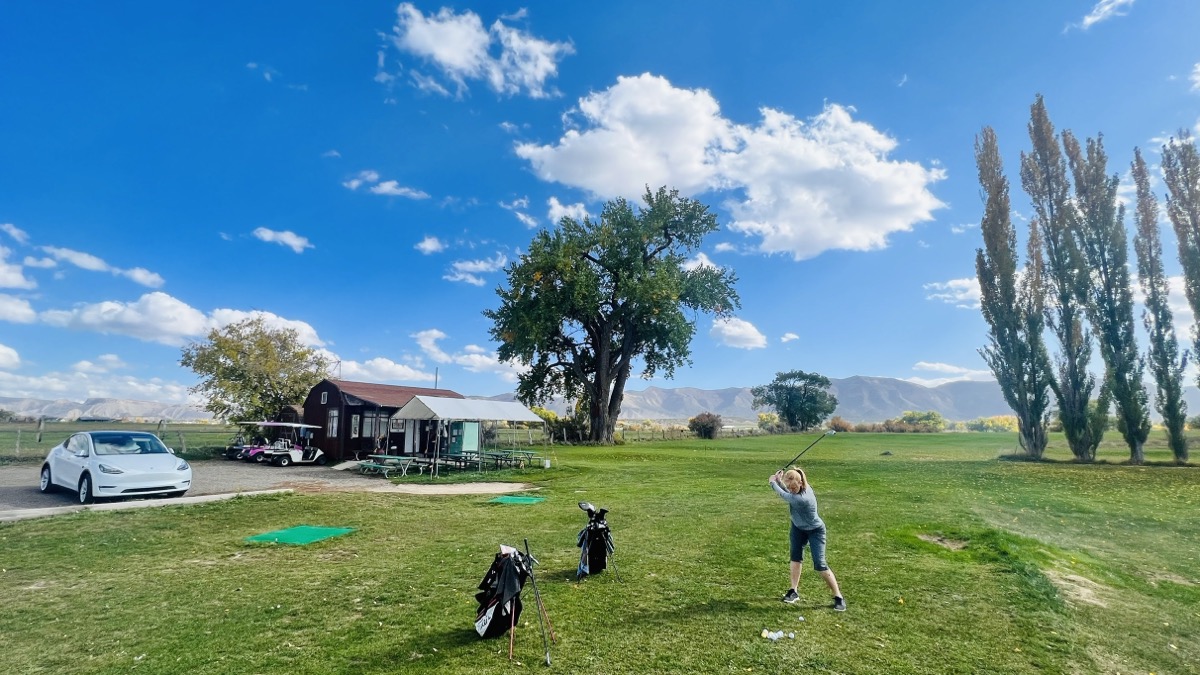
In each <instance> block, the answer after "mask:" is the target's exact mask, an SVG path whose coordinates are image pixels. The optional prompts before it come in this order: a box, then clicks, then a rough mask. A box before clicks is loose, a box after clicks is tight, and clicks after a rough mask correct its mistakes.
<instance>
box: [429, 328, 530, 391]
mask: <svg viewBox="0 0 1200 675" xmlns="http://www.w3.org/2000/svg"><path fill="white" fill-rule="evenodd" d="M412 338H413V339H414V340H416V341H417V346H418V347H420V348H421V351H422V352H424V354H425V355H426V356H428V357H429V358H430V359H431V360H432V361H434V362H435V363H453V364H455V365H458V366H462V368H463V369H465V370H467V371H469V372H472V373H492V374H495V375H499V376H500V377H501V378H502V379H504V380H505V381H508V382H516V381H517V375H518V374H520V373H521V372H522V371H523V370H524V368H522V367H520V366H516V365H513V364H509V363H504V362H502V361H500V360H499V359H498V358H497V357H496V353H495V352H494V351H489V350H487V349H484V348H483V347H480V346H478V345H467V346H465V347H463V349H462V351H460V352H457V353H454V354H451V353H448V352H446V351H445V350H443V349H442V348H441V346H439V345H438V342H439V341H440V340H444V339H445V338H446V334H445V333H443V332H442V331H440V330H438V329H436V328H430V329H427V330H423V331H421V332H419V333H415V334H413V335H412Z"/></svg>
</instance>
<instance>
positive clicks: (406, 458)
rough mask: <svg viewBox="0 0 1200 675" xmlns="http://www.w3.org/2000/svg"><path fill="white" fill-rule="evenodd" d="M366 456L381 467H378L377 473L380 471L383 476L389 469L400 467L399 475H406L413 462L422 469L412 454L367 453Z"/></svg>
mask: <svg viewBox="0 0 1200 675" xmlns="http://www.w3.org/2000/svg"><path fill="white" fill-rule="evenodd" d="M367 457H368V458H370V459H371V460H373V461H374V462H375V464H376V465H377V466H381V467H383V468H382V469H379V473H382V474H383V477H384V478H387V475H388V473H389V470H390V469H400V475H401V476H407V475H408V469H409V467H411V466H412V465H413V464H417V466H418V467H419V468H422V469H423V467H421V465H420V464H419V463H418V462H417V458H416V457H415V456H412V455H367Z"/></svg>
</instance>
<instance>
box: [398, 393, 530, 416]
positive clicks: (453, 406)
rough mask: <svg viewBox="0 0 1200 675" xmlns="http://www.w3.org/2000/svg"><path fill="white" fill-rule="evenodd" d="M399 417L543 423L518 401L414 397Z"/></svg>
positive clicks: (401, 410)
mask: <svg viewBox="0 0 1200 675" xmlns="http://www.w3.org/2000/svg"><path fill="white" fill-rule="evenodd" d="M392 419H394V420H395V419H399V420H480V421H493V420H495V421H508V422H541V421H542V418H540V417H538V416H537V415H536V414H534V412H533V411H532V410H530V409H529V408H526V407H525V406H523V405H521V404H520V403H517V402H515V401H488V400H481V399H462V398H445V397H437V396H414V397H412V399H411V400H409V402H408V403H405V404H404V407H403V408H401V409H399V410H397V411H396V412H395V413H393V414H392Z"/></svg>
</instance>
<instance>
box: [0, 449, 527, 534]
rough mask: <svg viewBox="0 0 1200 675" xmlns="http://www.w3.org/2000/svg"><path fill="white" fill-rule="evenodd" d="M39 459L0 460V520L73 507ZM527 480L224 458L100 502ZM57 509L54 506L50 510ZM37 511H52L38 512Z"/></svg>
mask: <svg viewBox="0 0 1200 675" xmlns="http://www.w3.org/2000/svg"><path fill="white" fill-rule="evenodd" d="M40 469H41V465H40V464H9V465H5V466H0V520H4V519H11V518H10V517H11V516H12V513H13V512H19V511H26V510H31V509H37V510H40V509H55V510H57V509H60V508H63V507H72V508H69V509H68V511H77V510H79V508H80V507H79V505H78V504H77V502H76V500H75V495H74V494H71V493H68V492H67V491H65V490H61V489H59V490H55V491H54V492H52V493H50V494H42V493H41V492H39V491H38V487H37V486H38V471H39V470H40ZM530 487H531V486H530V485H528V484H526V483H451V484H436V483H433V484H425V483H405V484H403V485H397V484H395V483H392V482H391V481H388V480H385V479H383V478H380V477H377V476H363V475H360V474H359V473H358V472H357V471H354V470H353V469H347V470H344V471H336V470H334V469H332V468H329V467H321V466H287V467H278V466H269V465H264V464H249V463H246V462H239V461H231V460H227V459H216V460H205V461H194V462H192V489H191V490H189V491H188V493H187V496H186V497H181V498H178V499H132V500H123V501H118V502H109V503H104V504H100V507H101V510H104V509H105V508H108V507H115V508H122V507H120V506H117V505H120V504H134V505H137V506H130V507H124V508H137V507H138V506H153V505H166V504H178V503H181V502H182V503H189V502H190V501H191V500H193V499H194V498H198V497H206V496H216V495H220V496H222V497H227V496H232V495H235V494H249V493H259V492H263V491H280V490H293V491H296V492H387V493H397V494H418V495H421V494H424V495H448V494H503V493H506V492H520V491H521V490H528V489H529V488H530ZM55 512H57V511H55ZM41 515H52V514H51V513H44V514H41Z"/></svg>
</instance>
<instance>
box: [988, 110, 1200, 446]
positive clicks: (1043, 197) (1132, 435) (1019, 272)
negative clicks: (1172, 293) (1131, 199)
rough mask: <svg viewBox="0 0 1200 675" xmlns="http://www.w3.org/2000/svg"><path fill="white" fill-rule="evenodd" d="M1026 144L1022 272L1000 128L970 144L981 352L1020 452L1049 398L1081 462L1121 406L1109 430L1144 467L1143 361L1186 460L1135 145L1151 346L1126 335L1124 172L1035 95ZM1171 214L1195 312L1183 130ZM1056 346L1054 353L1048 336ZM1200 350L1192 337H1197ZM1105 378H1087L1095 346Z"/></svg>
mask: <svg viewBox="0 0 1200 675" xmlns="http://www.w3.org/2000/svg"><path fill="white" fill-rule="evenodd" d="M1029 139H1030V141H1031V143H1032V149H1031V150H1030V151H1029V152H1028V153H1026V152H1022V153H1021V172H1020V175H1021V187H1022V188H1024V190H1025V192H1026V193H1027V194H1028V195H1029V197H1030V200H1031V201H1032V206H1033V216H1032V217H1031V218H1030V220H1029V235H1028V238H1027V246H1026V258H1025V266H1024V268H1020V267H1019V266H1018V262H1019V261H1018V251H1017V238H1016V230H1015V229H1014V227H1013V224H1012V220H1011V206H1010V202H1009V184H1008V180H1007V178H1005V175H1004V167H1003V164H1002V162H1001V160H1000V150H999V145H998V143H997V140H996V134H995V131H993V130H992V129H991V128H990V127H986V128H984V129H983V131H982V132H981V133H980V135H979V136H978V137H977V138H976V140H975V161H976V164H977V165H978V168H979V182H980V185H981V186H982V188H983V198H984V204H985V206H984V214H983V219H982V221H981V229H982V231H983V241H984V247H983V248H981V249H978V250H977V251H976V254H975V268H976V273H977V274H978V277H979V287H980V293H981V296H980V306H981V310H982V312H983V317H984V319H986V320H987V323H988V326H989V329H990V330H989V339H988V344H987V346H985V347H984V348H983V349H981V350H980V353H981V354H982V355H983V357H984V359H985V361H987V364H988V366H989V367H990V368H991V370H992V372H993V374H994V375H995V376H996V380H997V381H998V382H999V384H1000V388H1001V390H1002V391H1003V393H1004V397H1005V399H1006V400H1007V402H1008V404H1009V405H1010V406H1011V407H1012V409H1013V411H1014V412H1015V413H1016V416H1017V422H1018V425H1019V429H1020V443H1021V447H1022V449H1023V450H1024V451H1025V453H1026V454H1028V455H1029V456H1030V457H1032V458H1034V459H1041V457H1042V455H1043V453H1044V452H1045V449H1046V442H1047V429H1048V426H1049V418H1050V413H1051V400H1050V395H1051V393H1053V395H1054V398H1055V401H1054V402H1055V403H1056V404H1057V405H1056V408H1057V413H1058V415H1059V418H1060V419H1061V421H1062V428H1063V433H1064V435H1065V436H1066V440H1067V444H1068V445H1069V446H1070V449H1071V453H1072V454H1073V455H1074V456H1075V458H1076V460H1078V461H1084V462H1090V461H1093V460H1094V459H1095V458H1096V448H1097V447H1098V446H1099V444H1100V439H1101V436H1102V435H1103V432H1104V429H1105V427H1106V426H1107V424H1108V413H1109V410H1110V408H1112V407H1113V406H1114V405H1115V408H1116V411H1117V429H1118V430H1119V431H1120V433H1121V434H1122V436H1123V437H1124V439H1125V442H1126V443H1127V444H1128V445H1129V460H1130V462H1131V463H1134V464H1141V463H1142V462H1143V461H1144V459H1145V454H1144V450H1143V446H1144V445H1145V442H1146V437H1147V436H1148V435H1149V432H1150V411H1149V401H1148V395H1147V390H1146V384H1145V381H1144V380H1145V376H1146V370H1147V368H1148V369H1149V371H1150V374H1151V375H1152V377H1153V380H1154V384H1155V387H1156V394H1157V395H1156V396H1155V399H1154V401H1155V407H1156V409H1157V410H1158V412H1159V414H1160V415H1162V419H1163V424H1164V426H1165V427H1166V431H1167V438H1168V445H1169V447H1170V449H1171V452H1172V454H1173V455H1174V458H1175V461H1176V462H1178V463H1183V462H1186V461H1187V459H1188V451H1187V440H1186V438H1185V437H1184V426H1185V422H1186V413H1187V408H1186V404H1185V403H1184V400H1183V371H1184V368H1185V367H1186V365H1187V360H1188V352H1187V350H1186V349H1185V350H1182V351H1181V349H1180V346H1179V341H1178V339H1177V338H1176V335H1175V328H1174V323H1173V320H1172V315H1171V309H1170V306H1169V304H1168V302H1167V299H1168V297H1167V294H1168V288H1167V279H1166V276H1165V274H1164V272H1163V262H1162V256H1163V247H1162V242H1161V240H1160V238H1159V228H1158V216H1159V205H1158V200H1157V198H1156V197H1155V195H1154V192H1153V191H1152V190H1151V187H1150V173H1149V170H1148V168H1147V166H1146V162H1145V160H1144V159H1143V158H1142V154H1141V151H1140V150H1138V149H1136V148H1135V149H1134V158H1133V163H1132V175H1133V180H1134V183H1135V185H1136V188H1137V201H1136V205H1135V207H1134V214H1133V222H1134V225H1135V226H1136V228H1137V229H1136V232H1135V233H1134V236H1133V242H1134V251H1135V254H1136V257H1137V283H1138V284H1139V285H1140V286H1141V290H1142V293H1143V294H1144V296H1145V298H1144V302H1145V310H1144V312H1143V314H1142V317H1141V318H1142V322H1143V324H1144V325H1145V327H1146V331H1147V333H1148V335H1149V342H1150V344H1149V349H1148V350H1147V352H1146V353H1145V354H1143V353H1142V352H1140V351H1139V350H1138V346H1137V342H1136V340H1135V336H1134V310H1133V287H1132V284H1133V281H1132V280H1131V276H1130V275H1131V272H1130V265H1129V261H1128V258H1129V256H1128V246H1127V241H1128V233H1127V231H1126V226H1125V205H1124V204H1123V203H1122V200H1120V199H1118V187H1119V184H1120V180H1119V178H1118V176H1117V175H1116V174H1111V173H1109V170H1108V166H1107V164H1108V156H1107V155H1106V154H1105V151H1104V143H1103V137H1097V138H1094V139H1093V138H1089V139H1087V140H1086V141H1085V143H1082V144H1081V143H1080V142H1079V140H1078V139H1077V138H1076V137H1075V135H1074V134H1072V133H1071V132H1070V131H1069V130H1064V131H1063V132H1062V133H1061V134H1056V133H1055V130H1054V126H1053V125H1052V124H1051V122H1050V117H1049V115H1048V114H1047V113H1046V105H1045V102H1044V101H1043V100H1042V97H1041V96H1038V98H1037V100H1036V101H1035V102H1034V104H1033V106H1031V114H1030V120H1029ZM1162 176H1163V179H1164V182H1165V183H1166V187H1167V194H1166V206H1167V208H1166V212H1167V215H1168V217H1169V219H1170V221H1171V224H1172V225H1173V226H1174V230H1175V235H1176V239H1177V240H1178V245H1179V261H1180V263H1181V267H1182V269H1183V275H1184V280H1185V287H1186V293H1187V298H1188V302H1189V303H1190V305H1191V308H1192V311H1193V313H1194V315H1195V316H1197V317H1200V153H1198V152H1197V149H1196V145H1195V144H1194V143H1193V142H1192V139H1191V138H1190V137H1189V135H1188V134H1187V132H1186V131H1184V132H1180V134H1179V137H1178V138H1172V139H1171V140H1170V141H1169V142H1168V143H1167V144H1165V145H1164V146H1163V148H1162ZM1048 336H1051V338H1052V340H1053V341H1054V342H1056V343H1057V344H1056V346H1057V350H1056V351H1055V353H1054V355H1053V357H1051V354H1050V349H1049V347H1048V346H1047V337H1048ZM1194 337H1195V339H1196V344H1194V345H1193V346H1194V349H1195V351H1196V353H1200V334H1195V335H1194ZM1095 345H1098V346H1099V352H1100V356H1101V357H1102V358H1103V361H1104V363H1103V366H1104V376H1103V377H1102V378H1099V380H1098V378H1097V377H1096V376H1095V375H1093V374H1092V370H1091V369H1090V368H1089V362H1090V361H1091V359H1092V355H1093V350H1094V346H1095Z"/></svg>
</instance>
